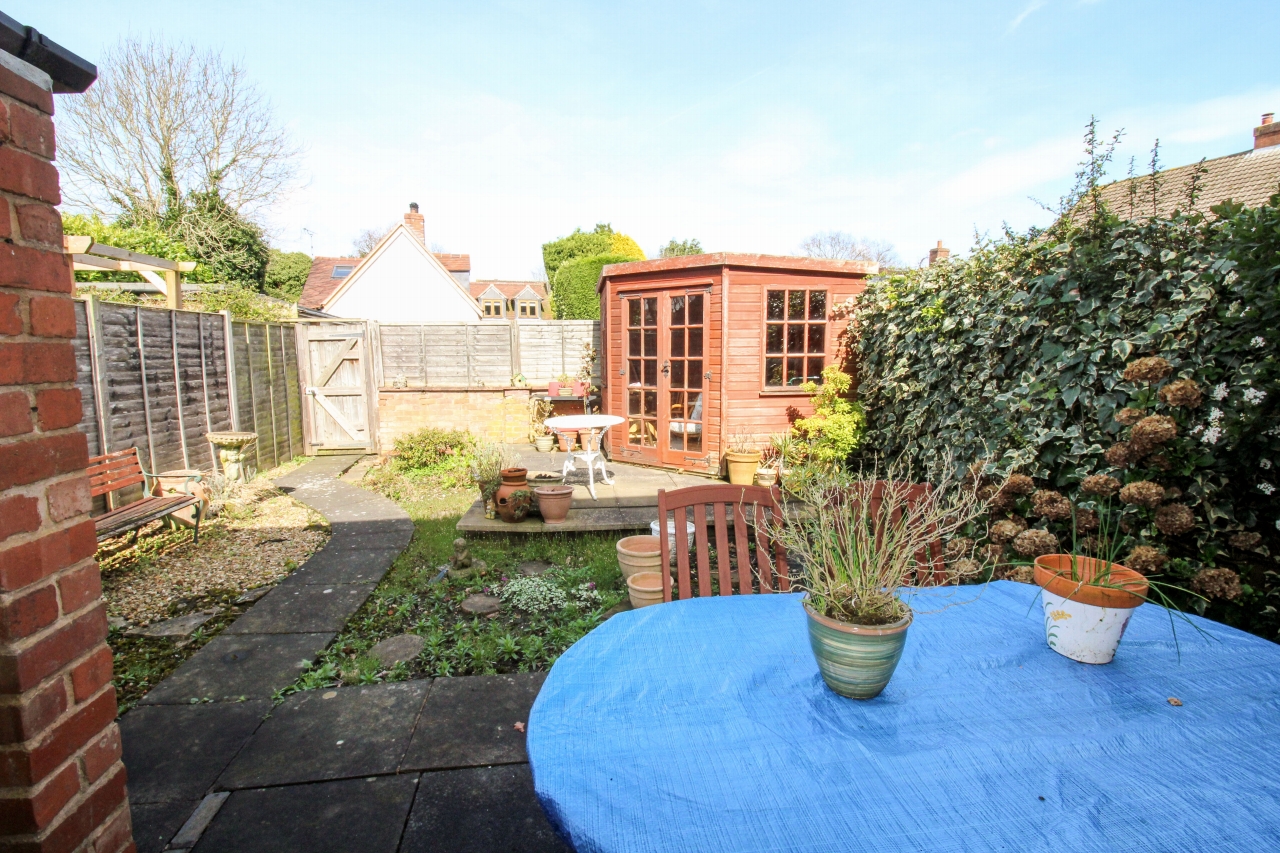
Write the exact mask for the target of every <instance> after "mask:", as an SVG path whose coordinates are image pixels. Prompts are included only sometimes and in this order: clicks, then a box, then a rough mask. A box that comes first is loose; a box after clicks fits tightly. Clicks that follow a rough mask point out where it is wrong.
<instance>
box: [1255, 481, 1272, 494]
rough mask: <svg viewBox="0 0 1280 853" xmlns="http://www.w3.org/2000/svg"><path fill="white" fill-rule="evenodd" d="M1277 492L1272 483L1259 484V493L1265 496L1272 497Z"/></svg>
mask: <svg viewBox="0 0 1280 853" xmlns="http://www.w3.org/2000/svg"><path fill="white" fill-rule="evenodd" d="M1275 490H1276V487H1275V486H1273V485H1271V484H1270V483H1259V484H1258V491H1260V492H1262V493H1263V494H1264V495H1270V494H1271V493H1272V492H1274V491H1275Z"/></svg>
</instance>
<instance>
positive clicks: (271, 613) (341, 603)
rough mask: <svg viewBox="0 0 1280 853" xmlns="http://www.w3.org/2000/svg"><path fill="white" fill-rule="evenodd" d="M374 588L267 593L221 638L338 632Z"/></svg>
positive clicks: (296, 587)
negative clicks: (228, 635) (230, 635)
mask: <svg viewBox="0 0 1280 853" xmlns="http://www.w3.org/2000/svg"><path fill="white" fill-rule="evenodd" d="M373 588H374V584H370V583H353V584H334V585H332V586H326V585H324V584H289V585H281V586H277V587H276V588H275V589H273V590H271V592H269V593H267V594H266V595H265V596H263V597H262V599H261V600H260V601H259V602H258V603H257V604H255V605H253V607H251V608H249V612H247V613H245V614H244V615H243V616H241V617H240V618H239V619H237V620H236V621H234V622H232V623H231V625H229V626H228V627H227V628H226V629H225V630H224V631H223V633H225V634H320V633H327V632H331V633H336V632H338V631H341V630H342V627H343V626H344V625H346V624H347V620H348V619H349V618H351V614H353V613H355V612H356V611H357V610H359V609H360V606H361V605H362V604H364V602H365V599H367V598H368V597H369V594H370V593H371V592H373Z"/></svg>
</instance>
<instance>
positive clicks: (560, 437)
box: [556, 432, 578, 453]
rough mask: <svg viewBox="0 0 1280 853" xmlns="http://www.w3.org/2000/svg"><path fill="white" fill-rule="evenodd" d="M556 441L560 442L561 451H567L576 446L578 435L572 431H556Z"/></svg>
mask: <svg viewBox="0 0 1280 853" xmlns="http://www.w3.org/2000/svg"><path fill="white" fill-rule="evenodd" d="M556 441H557V442H558V443H559V444H560V452H561V453H568V452H569V451H571V450H573V448H575V447H577V446H578V436H577V434H576V433H572V432H558V433H556Z"/></svg>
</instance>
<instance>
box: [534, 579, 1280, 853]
mask: <svg viewBox="0 0 1280 853" xmlns="http://www.w3.org/2000/svg"><path fill="white" fill-rule="evenodd" d="M1035 595H1036V589H1035V588H1034V587H1030V586H1025V585H1022V584H1015V583H1011V582H1008V581H1000V582H997V583H993V584H991V585H990V586H989V587H987V588H985V589H982V588H979V587H967V588H965V587H962V588H959V589H955V588H951V589H949V590H942V591H928V592H923V593H921V594H920V595H918V596H917V597H916V598H915V602H914V603H915V607H916V609H917V611H933V612H924V613H920V614H919V615H917V617H916V620H915V623H914V624H913V625H912V627H911V631H910V635H909V636H908V639H907V646H906V651H905V653H904V654H903V657H902V662H901V664H900V665H899V666H898V670H897V672H896V673H895V675H894V677H893V680H892V681H891V682H890V683H889V686H888V688H886V690H885V691H884V693H882V694H881V695H880V696H879V697H877V698H876V699H872V700H869V701H864V702H859V701H854V700H849V699H842V698H841V697H839V696H836V695H835V694H834V693H832V692H831V691H829V690H828V689H827V688H826V686H825V685H824V684H823V682H822V679H821V677H820V676H819V675H818V670H817V666H816V664H815V663H814V661H813V656H812V654H811V653H810V651H809V643H808V637H807V634H806V630H805V617H804V614H803V612H802V610H801V607H800V601H799V598H798V597H797V596H795V595H749V596H733V597H732V598H710V599H693V600H688V601H681V602H675V603H672V604H664V605H660V606H654V607H648V608H645V609H643V610H638V611H634V612H630V613H624V614H621V615H618V616H615V617H613V618H612V619H611V620H609V621H608V622H607V623H605V624H604V625H602V626H601V627H599V628H598V629H596V630H595V631H593V632H592V633H591V634H589V635H587V636H586V637H585V638H584V639H582V640H581V641H580V642H578V643H577V644H576V645H574V646H573V647H572V648H570V649H569V650H568V651H567V652H566V653H565V654H564V655H563V656H562V657H561V658H560V660H559V661H557V662H556V665H555V667H554V668H553V669H552V670H551V673H550V675H548V677H547V680H546V683H545V684H544V685H543V687H542V692H541V694H539V696H538V700H537V702H536V703H535V705H534V707H533V711H532V713H531V714H530V720H529V736H528V750H529V759H530V762H531V763H532V765H533V773H534V782H535V785H536V788H537V792H538V797H539V798H540V799H541V801H542V804H543V806H544V808H545V809H546V811H547V814H548V816H549V817H550V819H551V821H552V823H553V825H555V826H556V827H557V829H558V830H559V831H560V832H561V834H562V835H564V837H565V838H566V839H568V840H570V841H571V842H572V844H573V845H574V846H575V848H576V849H577V851H578V853H595V851H609V853H614V851H617V852H618V853H622V851H628V853H631V851H659V850H660V851H668V853H670V851H690V853H695V851H696V853H713V851H733V853H747V851H784V850H785V851H846V850H867V851H876V853H891V851H988V850H990V851H996V850H999V851H1034V850H1044V851H1054V853H1061V851H1066V850H1088V851H1104V850H1123V851H1166V850H1167V851H1178V853H1193V851H1208V850H1212V851H1224V850H1241V851H1245V850H1247V851H1263V850H1280V646H1277V645H1275V644H1273V643H1270V642H1267V641H1266V640H1262V639H1259V638H1257V637H1253V636H1250V635H1247V634H1244V633H1241V632H1239V631H1235V630H1233V629H1231V628H1227V627H1225V626H1222V625H1218V624H1216V623H1212V622H1208V621H1205V620H1196V624H1197V625H1198V626H1200V627H1201V628H1202V629H1203V631H1204V632H1205V633H1206V634H1207V636H1202V635H1201V634H1200V633H1198V632H1197V631H1196V630H1194V629H1193V628H1192V627H1191V626H1189V625H1187V624H1186V623H1185V622H1183V623H1180V624H1176V625H1175V627H1176V628H1177V640H1178V643H1179V644H1180V646H1181V660H1179V657H1178V653H1177V652H1176V651H1175V648H1174V642H1173V640H1174V636H1173V631H1172V629H1171V627H1170V622H1169V616H1168V613H1166V612H1165V611H1164V610H1161V609H1159V608H1157V607H1155V606H1154V605H1149V604H1148V605H1144V606H1143V607H1141V608H1139V610H1138V611H1137V613H1135V614H1134V617H1133V620H1132V621H1131V622H1130V624H1129V629H1128V632H1127V633H1126V634H1125V637H1124V642H1123V643H1122V644H1121V646H1120V651H1119V653H1118V654H1117V655H1116V659H1115V661H1114V662H1113V663H1111V664H1109V665H1106V666H1090V665H1087V664H1080V663H1076V662H1074V661H1071V660H1068V659H1066V658H1064V657H1061V656H1059V655H1058V654H1056V653H1055V652H1053V651H1051V650H1050V649H1049V648H1048V647H1047V646H1046V645H1045V640H1044V629H1043V626H1042V614H1041V611H1040V605H1039V603H1038V601H1037V600H1036V598H1035ZM974 596H979V597H978V598H977V599H976V600H973V598H974ZM961 601H968V602H970V603H967V604H963V605H960V606H955V607H950V608H947V609H945V610H941V611H939V610H938V608H940V607H942V606H944V605H946V604H949V603H955V602H961ZM1171 696H1172V697H1177V698H1178V699H1180V700H1181V701H1182V703H1183V704H1182V706H1181V707H1175V706H1173V705H1171V704H1170V703H1169V702H1168V698H1169V697H1171Z"/></svg>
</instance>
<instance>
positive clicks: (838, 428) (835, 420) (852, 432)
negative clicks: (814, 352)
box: [795, 365, 867, 465]
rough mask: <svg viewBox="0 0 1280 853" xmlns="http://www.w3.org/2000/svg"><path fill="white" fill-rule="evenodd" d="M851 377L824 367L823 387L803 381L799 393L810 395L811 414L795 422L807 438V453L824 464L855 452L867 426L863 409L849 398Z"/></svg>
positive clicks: (838, 460) (800, 432)
mask: <svg viewBox="0 0 1280 853" xmlns="http://www.w3.org/2000/svg"><path fill="white" fill-rule="evenodd" d="M852 383H853V379H852V377H850V376H849V374H847V373H845V372H844V371H842V370H841V369H840V368H838V367H836V366H835V365H829V366H827V367H825V368H823V371H822V385H820V386H819V385H815V384H814V383H812V382H806V383H805V384H803V385H801V386H800V390H802V391H804V392H805V393H806V394H812V395H813V397H812V401H813V409H814V411H813V415H812V416H811V417H807V418H800V419H798V420H797V421H796V422H795V430H796V432H798V433H799V434H800V435H801V436H803V437H805V438H806V439H808V442H807V446H806V448H805V450H806V453H807V454H808V455H809V457H810V458H811V459H813V460H814V461H815V462H819V463H822V464H824V465H831V464H836V463H843V462H844V461H845V460H847V459H848V458H849V455H850V454H851V453H853V451H854V450H855V449H857V447H858V444H859V443H860V442H861V440H862V433H863V429H864V427H865V426H866V421H867V419H866V416H865V415H864V414H863V412H862V406H861V405H860V404H859V403H857V402H854V401H853V400H851V399H849V388H850V387H851V385H852Z"/></svg>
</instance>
